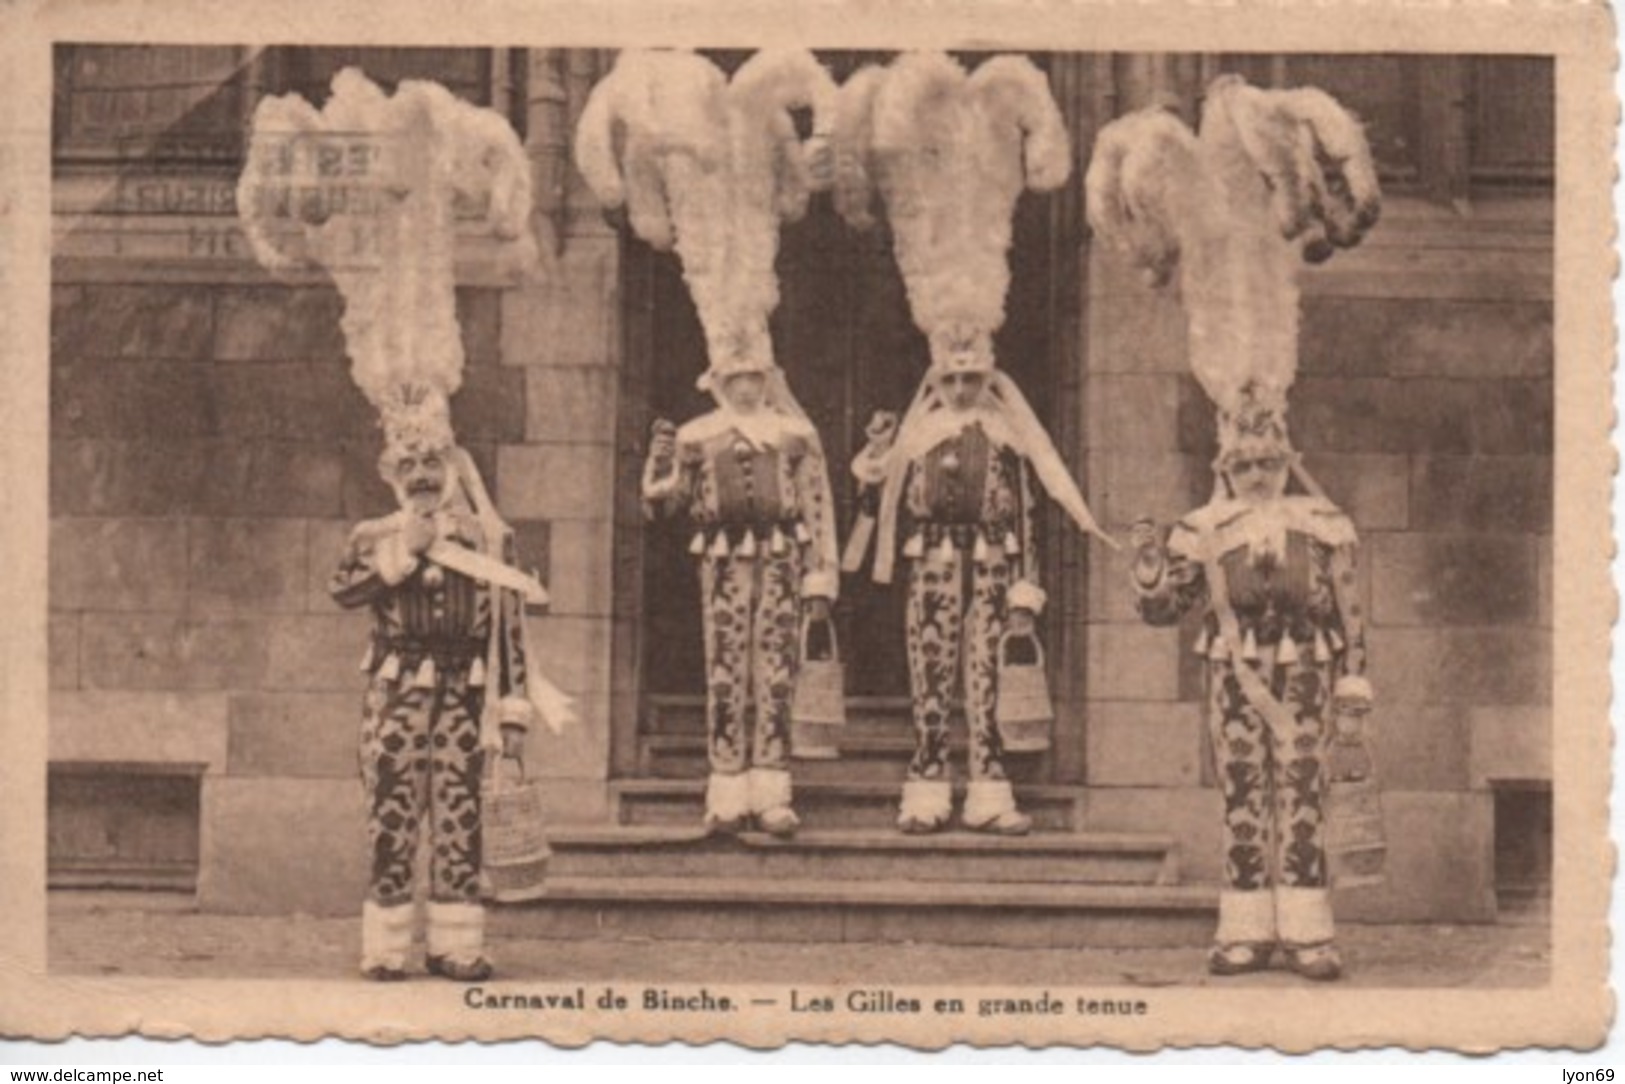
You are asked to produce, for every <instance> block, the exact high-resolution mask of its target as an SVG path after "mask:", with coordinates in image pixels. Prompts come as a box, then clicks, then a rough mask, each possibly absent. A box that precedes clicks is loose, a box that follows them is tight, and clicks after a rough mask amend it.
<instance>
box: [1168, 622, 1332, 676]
mask: <svg viewBox="0 0 1625 1084" xmlns="http://www.w3.org/2000/svg"><path fill="white" fill-rule="evenodd" d="M1346 646H1347V645H1346V643H1345V642H1344V640H1343V637H1342V635H1341V634H1339V633H1338V631H1337V630H1336V629H1324V630H1320V629H1317V630H1316V631H1315V634H1314V635H1313V636H1312V637H1308V636H1306V637H1297V636H1281V637H1279V638H1278V639H1275V640H1268V639H1266V640H1263V641H1262V642H1261V641H1260V639H1259V637H1258V633H1257V632H1256V631H1255V630H1254V629H1252V628H1248V629H1247V630H1246V631H1244V632H1243V633H1242V635H1241V645H1240V649H1239V651H1238V650H1236V649H1235V648H1234V647H1233V646H1232V645H1231V643H1230V641H1229V640H1227V639H1225V636H1224V634H1223V633H1220V632H1214V631H1212V630H1210V629H1208V628H1207V627H1206V625H1204V626H1203V628H1202V631H1201V632H1200V633H1199V634H1198V635H1197V637H1196V643H1195V645H1194V646H1193V647H1192V650H1193V651H1194V652H1195V653H1196V654H1198V655H1200V656H1202V657H1204V658H1207V659H1211V660H1213V661H1214V662H1224V661H1227V660H1230V661H1233V660H1234V659H1235V658H1236V657H1237V656H1238V655H1239V657H1240V658H1241V659H1242V661H1244V662H1253V663H1258V664H1260V665H1274V666H1290V665H1291V664H1293V663H1295V662H1298V661H1300V660H1302V659H1305V658H1312V659H1314V661H1315V662H1317V663H1329V662H1331V661H1332V659H1334V658H1335V657H1336V656H1337V654H1338V653H1339V652H1341V651H1342V650H1343V649H1344V647H1346Z"/></svg>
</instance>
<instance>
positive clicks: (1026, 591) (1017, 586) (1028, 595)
mask: <svg viewBox="0 0 1625 1084" xmlns="http://www.w3.org/2000/svg"><path fill="white" fill-rule="evenodd" d="M1004 600H1005V602H1006V603H1008V604H1009V607H1010V609H1012V610H1027V611H1029V612H1031V613H1034V614H1041V613H1043V612H1044V603H1046V602H1048V601H1049V596H1048V595H1047V594H1045V593H1044V589H1043V588H1042V587H1039V586H1038V585H1037V584H1036V583H1033V582H1032V581H1031V580H1021V581H1018V582H1017V583H1013V584H1011V585H1010V590H1009V591H1008V592H1007V593H1006V594H1005V596H1004Z"/></svg>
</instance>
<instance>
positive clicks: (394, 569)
mask: <svg viewBox="0 0 1625 1084" xmlns="http://www.w3.org/2000/svg"><path fill="white" fill-rule="evenodd" d="M405 515H406V514H405V513H402V512H397V513H395V514H393V515H390V516H385V517H383V518H382V519H376V520H370V521H368V522H365V523H362V524H361V525H360V526H358V527H356V529H355V530H354V531H353V532H352V533H351V535H350V540H349V544H348V546H347V547H346V551H345V554H344V558H343V560H342V561H341V563H340V564H339V568H338V571H337V573H336V574H335V575H334V577H333V580H332V583H331V585H330V590H331V593H332V595H333V598H334V599H335V600H336V601H337V602H338V603H339V605H341V606H344V607H346V608H350V609H354V608H358V607H361V606H370V607H371V609H372V613H373V620H374V624H373V636H372V644H371V647H370V649H369V650H368V652H367V656H366V658H365V660H364V661H363V663H362V668H363V670H364V671H365V672H366V673H367V674H368V686H367V694H366V702H365V707H364V711H363V721H362V731H361V773H362V781H363V784H364V786H365V788H366V792H367V798H368V801H369V803H370V815H369V821H368V831H369V835H370V837H371V840H372V846H373V860H372V881H371V890H370V891H371V899H373V900H374V901H375V902H377V903H379V904H381V905H384V906H393V905H397V904H406V903H409V902H410V901H411V898H412V878H413V866H414V859H415V856H416V854H417V841H418V834H419V832H420V831H421V829H422V825H423V823H424V820H425V819H427V820H428V824H429V832H430V835H431V838H432V839H433V841H434V847H433V851H432V854H433V858H432V860H431V863H432V864H431V870H430V898H431V899H434V900H441V901H447V902H472V901H475V900H477V899H478V895H479V872H480V864H481V833H480V825H481V822H480V777H481V768H482V766H483V757H482V756H481V753H480V748H481V726H482V722H483V718H484V714H485V711H484V709H485V704H486V698H487V696H488V695H491V694H495V695H497V696H501V697H510V696H511V697H524V696H525V688H526V684H525V656H524V649H523V644H522V639H521V636H520V620H521V610H520V607H521V606H522V605H523V603H522V601H521V600H520V598H519V596H518V595H517V593H515V592H513V591H507V590H494V589H493V588H491V587H490V586H489V585H487V584H484V583H481V582H478V581H476V580H474V579H471V578H470V577H468V576H466V575H464V574H463V573H461V572H456V571H453V570H451V569H449V568H443V567H441V566H439V565H437V564H435V563H434V562H432V561H431V560H430V559H429V558H427V557H423V558H414V557H412V556H411V555H409V554H408V553H407V552H406V550H405V547H404V545H403V544H402V542H401V534H400V532H401V527H402V525H403V524H404V523H405ZM438 518H439V521H440V537H441V538H442V540H443V541H449V542H452V543H454V544H458V545H462V546H465V547H467V548H470V549H476V550H477V549H481V548H482V546H483V532H482V530H481V526H480V524H479V522H478V521H477V520H475V519H474V518H473V517H471V516H466V515H461V514H454V513H441V514H440V515H439V517H438ZM502 547H503V553H504V558H505V559H506V560H508V561H509V562H510V563H511V561H512V557H513V554H512V538H511V537H505V538H504V539H502ZM494 597H495V598H496V600H497V601H495V602H493V599H494ZM425 796H426V797H427V805H425V804H424V797H425Z"/></svg>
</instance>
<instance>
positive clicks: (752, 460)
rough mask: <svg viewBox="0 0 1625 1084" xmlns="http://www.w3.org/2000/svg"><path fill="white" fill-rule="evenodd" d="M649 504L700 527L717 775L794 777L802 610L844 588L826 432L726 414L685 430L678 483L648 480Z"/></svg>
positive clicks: (765, 417)
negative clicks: (751, 772)
mask: <svg viewBox="0 0 1625 1084" xmlns="http://www.w3.org/2000/svg"><path fill="white" fill-rule="evenodd" d="M644 499H645V503H646V505H647V507H648V509H649V511H650V512H651V513H652V514H654V513H658V514H667V515H675V514H682V513H686V514H687V515H688V517H689V519H690V521H691V522H692V523H693V525H694V528H695V533H694V536H693V538H692V539H691V541H690V545H689V552H691V553H692V554H694V555H695V557H697V558H698V559H699V561H700V583H701V592H702V606H701V610H702V614H703V618H704V635H705V664H706V721H707V733H708V735H709V747H710V760H711V767H712V771H713V772H714V773H722V774H736V773H739V772H743V771H745V770H746V769H749V768H759V769H781V768H784V767H785V766H786V765H787V764H788V760H789V755H790V750H789V735H790V707H791V702H792V698H793V695H794V690H795V675H796V670H797V667H798V665H799V650H800V622H801V602H802V600H803V599H804V598H810V597H821V598H827V599H831V600H833V599H834V598H835V597H836V594H837V592H838V590H839V587H840V573H839V569H838V566H837V563H836V554H835V526H834V518H833V510H832V501H831V497H830V492H829V482H828V477H827V475H826V473H825V467H824V459H823V452H822V449H821V447H820V445H819V441H818V435H817V433H816V432H815V431H814V430H813V428H812V426H811V425H810V424H809V423H807V422H804V421H802V420H800V419H798V418H794V417H791V416H789V415H787V414H782V413H778V412H776V411H775V412H763V413H759V414H752V415H749V416H748V417H741V416H738V415H734V414H731V413H730V412H727V411H723V410H718V411H714V412H712V413H710V414H707V415H704V416H702V417H700V418H697V419H695V420H694V421H692V422H690V423H688V424H687V425H685V426H683V427H682V428H681V429H680V430H679V431H678V433H677V463H676V469H675V470H674V471H673V472H672V473H671V474H669V475H668V476H666V477H665V478H664V479H654V478H653V477H652V475H651V472H650V471H647V470H646V471H645V483H644Z"/></svg>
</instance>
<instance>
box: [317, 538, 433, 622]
mask: <svg viewBox="0 0 1625 1084" xmlns="http://www.w3.org/2000/svg"><path fill="white" fill-rule="evenodd" d="M406 526H407V524H406V521H405V520H404V517H401V516H388V517H385V518H384V519H375V520H369V521H368V522H366V523H362V524H360V525H359V526H357V527H356V529H355V530H353V531H351V532H350V538H349V540H348V541H347V542H346V543H345V546H344V556H343V557H342V558H341V559H340V561H339V567H338V569H337V571H335V572H334V573H333V577H332V579H331V580H329V581H328V586H327V590H328V593H329V594H331V595H332V596H333V601H335V602H337V603H338V604H339V605H340V606H343V607H344V608H345V609H355V608H356V607H359V606H365V605H367V604H369V603H370V602H372V601H373V600H374V599H376V598H377V597H378V596H379V595H380V594H383V593H385V592H388V591H390V590H392V589H393V588H394V587H396V586H397V585H399V584H400V583H401V582H402V581H404V580H405V579H406V578H407V577H408V576H410V575H411V574H412V573H413V572H414V571H415V570H416V569H417V567H418V562H419V557H418V554H419V553H421V552H422V547H421V546H420V547H418V548H417V550H416V551H415V552H414V549H413V546H412V540H411V539H409V538H408V534H409V532H408V531H407V530H406V529H405V527H406Z"/></svg>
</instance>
